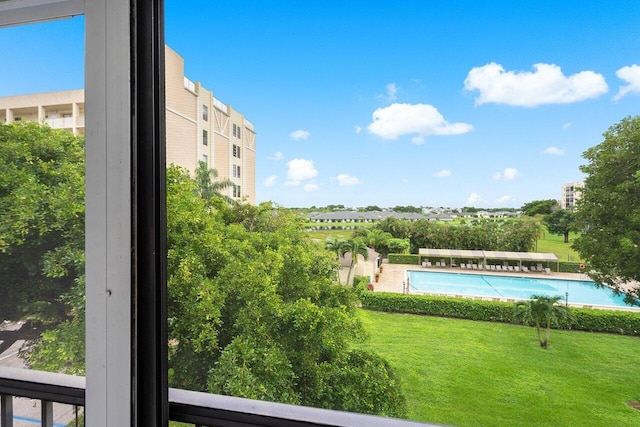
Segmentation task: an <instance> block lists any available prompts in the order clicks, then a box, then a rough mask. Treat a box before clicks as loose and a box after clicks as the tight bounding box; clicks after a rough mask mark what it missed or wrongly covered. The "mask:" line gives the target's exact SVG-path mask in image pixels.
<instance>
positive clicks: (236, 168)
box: [233, 165, 240, 178]
mask: <svg viewBox="0 0 640 427" xmlns="http://www.w3.org/2000/svg"><path fill="white" fill-rule="evenodd" d="M233 177H234V178H240V166H238V165H233Z"/></svg>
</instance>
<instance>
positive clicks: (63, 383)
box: [0, 366, 433, 427]
mask: <svg viewBox="0 0 640 427" xmlns="http://www.w3.org/2000/svg"><path fill="white" fill-rule="evenodd" d="M14 397H26V398H30V399H34V400H40V402H41V405H40V406H41V408H42V411H41V414H42V416H41V419H40V420H39V422H40V425H41V426H53V425H54V422H53V409H52V408H53V403H63V404H67V405H74V406H77V407H84V405H85V379H84V377H77V376H72V375H65V374H54V373H51V372H41V371H32V370H28V369H18V368H10V367H3V366H0V405H1V406H0V427H13V425H14V421H13V420H14V416H15V417H16V418H17V417H18V415H19V414H14V411H13V398H14ZM169 419H170V420H171V421H179V422H183V423H188V424H193V425H194V426H290V427H298V426H299V427H311V426H315V427H318V426H335V427H347V426H349V427H356V426H357V427H360V426H367V427H378V426H380V427H382V426H389V427H411V426H429V425H433V424H423V423H418V422H415V421H407V420H398V419H392V418H385V417H378V416H373V415H363V414H354V413H350V412H342V411H332V410H328V409H319V408H309V407H304V406H295V405H285V404H281V403H272V402H263V401H258V400H250V399H243V398H239V397H231V396H221V395H215V394H209V393H201V392H195V391H189V390H180V389H169ZM70 421H73V420H70ZM71 425H73V424H71Z"/></svg>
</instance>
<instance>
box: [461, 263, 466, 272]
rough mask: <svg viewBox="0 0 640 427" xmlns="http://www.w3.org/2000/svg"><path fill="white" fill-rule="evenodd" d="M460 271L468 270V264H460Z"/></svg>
mask: <svg viewBox="0 0 640 427" xmlns="http://www.w3.org/2000/svg"><path fill="white" fill-rule="evenodd" d="M460 269H462V270H466V269H467V264H465V263H464V262H462V263H460Z"/></svg>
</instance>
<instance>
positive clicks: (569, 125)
mask: <svg viewBox="0 0 640 427" xmlns="http://www.w3.org/2000/svg"><path fill="white" fill-rule="evenodd" d="M572 125H573V123H571V122H567V123H565V124H563V125H562V130H567V129H569V128H570V127H571V126H572Z"/></svg>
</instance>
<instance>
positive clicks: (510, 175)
mask: <svg viewBox="0 0 640 427" xmlns="http://www.w3.org/2000/svg"><path fill="white" fill-rule="evenodd" d="M517 176H518V169H515V168H506V169H505V170H504V172H502V177H503V178H504V180H505V181H513V180H514V179H515V178H516V177H517Z"/></svg>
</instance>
